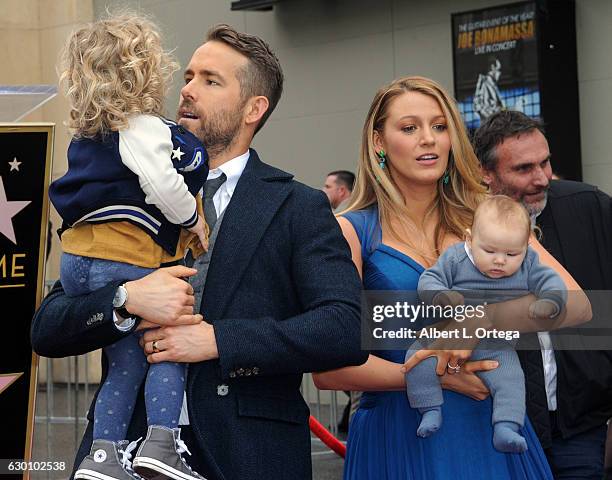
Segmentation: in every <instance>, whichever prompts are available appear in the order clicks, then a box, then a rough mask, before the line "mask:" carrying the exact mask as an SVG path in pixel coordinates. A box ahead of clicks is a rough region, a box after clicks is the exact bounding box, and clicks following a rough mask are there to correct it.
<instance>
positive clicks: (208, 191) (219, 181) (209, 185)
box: [204, 173, 227, 198]
mask: <svg viewBox="0 0 612 480" xmlns="http://www.w3.org/2000/svg"><path fill="white" fill-rule="evenodd" d="M225 180H227V177H226V176H225V173H221V175H220V176H218V177H217V178H211V179H210V180H206V183H204V198H213V197H214V196H215V193H217V190H219V187H221V185H223V183H224V182H225Z"/></svg>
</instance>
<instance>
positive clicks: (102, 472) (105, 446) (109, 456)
mask: <svg viewBox="0 0 612 480" xmlns="http://www.w3.org/2000/svg"><path fill="white" fill-rule="evenodd" d="M139 440H140V438H139V439H138V440H136V441H134V442H132V443H130V442H128V441H127V440H122V441H121V442H117V443H115V442H111V441H110V440H94V441H93V443H92V445H91V451H90V453H89V455H87V456H86V457H85V458H84V459H83V461H82V462H81V464H80V465H79V468H78V469H77V471H76V473H75V474H74V478H75V480H76V479H79V478H82V479H86V480H134V479H138V480H140V479H141V477H140V476H139V475H138V474H136V473H135V472H134V470H132V463H131V462H130V459H131V458H132V455H131V452H132V451H133V450H135V449H136V447H137V446H138V441H139Z"/></svg>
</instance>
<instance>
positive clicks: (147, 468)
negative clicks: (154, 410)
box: [133, 425, 206, 480]
mask: <svg viewBox="0 0 612 480" xmlns="http://www.w3.org/2000/svg"><path fill="white" fill-rule="evenodd" d="M185 452H187V453H188V454H189V455H191V452H190V451H189V450H188V449H187V445H185V442H183V441H182V440H181V429H180V428H167V427H162V426H158V425H150V426H149V430H148V432H147V437H146V438H145V439H144V441H143V442H142V444H141V445H140V448H139V449H138V451H137V452H136V458H134V464H133V466H134V470H135V471H136V472H137V473H138V474H139V475H142V476H143V477H145V478H147V479H149V480H165V479H169V478H171V479H174V480H206V479H205V478H204V477H203V476H202V475H200V474H199V473H198V472H194V471H193V470H192V469H191V467H190V466H189V465H187V463H185V460H184V459H183V457H182V454H183V453H185Z"/></svg>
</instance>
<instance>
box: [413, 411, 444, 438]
mask: <svg viewBox="0 0 612 480" xmlns="http://www.w3.org/2000/svg"><path fill="white" fill-rule="evenodd" d="M419 412H421V415H423V418H421V423H420V424H419V428H418V429H417V435H418V436H419V437H423V438H427V437H429V436H430V435H431V434H432V433H436V432H437V431H438V430H439V429H440V427H441V426H442V408H441V407H431V408H419Z"/></svg>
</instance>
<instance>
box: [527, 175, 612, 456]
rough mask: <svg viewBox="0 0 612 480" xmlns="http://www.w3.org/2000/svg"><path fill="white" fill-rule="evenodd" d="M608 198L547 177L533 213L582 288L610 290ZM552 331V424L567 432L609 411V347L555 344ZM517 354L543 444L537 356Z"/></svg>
mask: <svg viewBox="0 0 612 480" xmlns="http://www.w3.org/2000/svg"><path fill="white" fill-rule="evenodd" d="M611 202H612V201H611V199H610V197H609V196H608V195H606V194H605V193H603V192H601V191H600V190H598V189H597V188H596V187H593V186H591V185H588V184H585V183H579V182H570V181H563V180H562V181H552V182H551V183H550V190H549V192H548V202H547V205H546V208H545V209H544V210H543V211H542V213H541V214H540V215H539V216H538V218H537V224H538V226H539V227H540V228H541V230H542V240H541V241H542V244H543V245H544V247H545V248H546V249H547V250H548V251H549V252H550V253H551V254H552V255H553V256H554V257H555V258H556V259H557V260H558V261H559V263H561V265H563V266H564V267H565V269H566V270H567V271H568V272H569V273H570V274H571V275H572V277H573V278H574V279H575V280H576V281H577V282H578V284H579V285H580V286H581V287H582V289H584V290H612V204H611ZM594 313H595V312H594ZM606 320H607V321H608V322H609V321H610V319H609V318H608V319H606ZM608 325H609V323H608ZM557 333H562V332H553V335H552V340H553V346H557V348H555V360H556V363H557V412H558V417H557V418H558V428H559V430H560V432H561V435H562V437H563V438H569V437H571V436H572V435H575V434H578V433H581V432H585V431H587V430H590V429H592V428H595V427H597V426H601V425H604V424H605V423H606V421H607V419H608V418H610V417H612V351H584V350H567V349H561V348H559V344H558V342H561V341H562V340H563V338H562V336H561V335H559V336H558V337H557V336H556V335H557ZM536 341H537V340H536ZM519 358H520V359H521V364H522V365H523V369H524V370H525V378H526V381H527V412H528V415H529V418H530V419H531V421H532V423H533V425H534V427H535V429H536V432H537V433H538V436H539V438H540V441H541V443H542V446H543V447H544V448H548V447H549V446H550V445H551V425H550V415H549V412H548V406H547V403H546V391H545V389H544V374H543V371H542V357H541V354H540V351H539V350H538V351H521V352H519Z"/></svg>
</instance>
